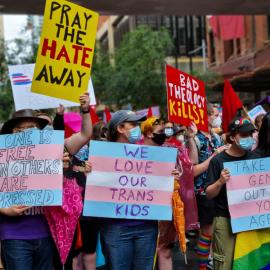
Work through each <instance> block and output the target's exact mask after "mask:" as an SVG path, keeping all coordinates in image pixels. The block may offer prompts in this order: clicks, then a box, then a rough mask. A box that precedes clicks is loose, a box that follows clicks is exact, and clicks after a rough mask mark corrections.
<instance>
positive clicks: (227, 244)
mask: <svg viewBox="0 0 270 270" xmlns="http://www.w3.org/2000/svg"><path fill="white" fill-rule="evenodd" d="M254 131H255V127H254V126H253V125H252V124H251V122H250V121H249V120H248V119H247V118H241V117H237V118H235V119H234V120H233V121H232V122H231V123H230V125H229V133H228V134H227V141H228V142H229V143H230V144H231V147H230V148H229V149H227V150H225V151H223V152H221V153H220V154H218V155H216V156H215V157H214V158H213V159H212V160H211V161H210V164H209V168H208V174H207V183H206V195H207V197H208V198H209V199H213V200H214V205H215V216H214V223H213V238H212V241H213V246H212V248H213V259H214V269H215V270H230V269H232V262H233V255H234V243H235V235H233V233H232V230H231V225H230V213H229V207H228V199H227V191H226V183H227V182H228V181H229V180H230V172H229V170H227V169H226V168H224V165H223V164H224V162H231V161H240V160H247V159H254V158H258V157H259V156H258V155H257V154H256V153H253V152H251V151H250V150H251V149H252V146H253V144H254V139H253V138H252V134H253V132H254Z"/></svg>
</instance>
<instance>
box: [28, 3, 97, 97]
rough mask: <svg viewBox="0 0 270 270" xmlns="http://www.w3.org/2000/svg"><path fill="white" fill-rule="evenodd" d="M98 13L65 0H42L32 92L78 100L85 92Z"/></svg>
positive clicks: (92, 53)
mask: <svg viewBox="0 0 270 270" xmlns="http://www.w3.org/2000/svg"><path fill="white" fill-rule="evenodd" d="M97 24H98V13H96V12H94V11H92V10H89V9H86V8H84V7H81V6H79V5H76V4H73V3H70V2H68V1H65V0H46V6H45V13H44V23H43V28H42V34H41V38H40V45H39V49H38V54H37V60H36V65H35V71H34V76H33V82H32V88H31V90H32V92H34V93H38V94H42V95H46V96H51V97H56V98H61V99H66V100H70V101H75V102H78V99H79V96H80V94H82V93H84V92H87V86H88V82H89V78H90V73H91V66H92V60H93V55H94V46H95V39H96V31H97Z"/></svg>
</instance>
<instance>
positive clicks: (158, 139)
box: [152, 133, 166, 145]
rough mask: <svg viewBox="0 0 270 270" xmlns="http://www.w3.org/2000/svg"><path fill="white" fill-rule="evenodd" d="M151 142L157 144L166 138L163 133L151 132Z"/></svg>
mask: <svg viewBox="0 0 270 270" xmlns="http://www.w3.org/2000/svg"><path fill="white" fill-rule="evenodd" d="M152 140H153V142H154V143H155V144H157V145H162V144H163V143H164V142H165V140H166V134H165V133H153V138H152Z"/></svg>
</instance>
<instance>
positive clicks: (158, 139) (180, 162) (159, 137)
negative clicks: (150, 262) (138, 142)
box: [141, 117, 198, 270]
mask: <svg viewBox="0 0 270 270" xmlns="http://www.w3.org/2000/svg"><path fill="white" fill-rule="evenodd" d="M141 130H142V134H143V136H144V139H143V142H142V144H144V145H152V146H165V147H174V148H177V149H178V156H177V162H176V169H177V170H175V171H173V172H172V174H173V175H174V176H175V178H176V179H177V180H179V181H181V187H184V186H185V187H186V183H184V182H182V180H183V181H185V180H184V179H182V178H181V177H182V175H184V177H187V174H188V172H189V174H190V175H191V176H192V178H190V179H188V177H187V179H186V180H187V181H188V182H189V183H191V192H193V193H194V185H193V175H192V163H191V161H190V159H189V156H188V153H187V149H186V148H185V146H183V145H181V144H180V142H178V141H177V140H176V138H175V136H174V132H175V129H174V128H173V123H171V122H166V123H165V128H164V126H163V124H162V122H161V121H160V119H159V118H157V117H150V118H148V119H147V120H146V121H144V122H143V123H142V124H141ZM171 130H172V132H171ZM169 135H170V136H169ZM168 137H169V138H168ZM165 139H166V141H165ZM195 148H196V145H195ZM180 171H181V173H183V174H182V175H181V176H180V177H179V172H180ZM182 191H184V190H183V189H182V190H180V191H179V192H180V194H181V198H182V200H183V202H184V204H185V205H188V206H189V207H191V208H192V207H193V206H196V202H195V196H194V197H193V204H190V202H188V201H187V200H184V197H182V195H183V192H182ZM185 199H186V197H185ZM189 211H191V209H189ZM185 214H186V213H185ZM196 214H197V213H196ZM196 214H195V219H190V216H188V218H187V219H186V221H187V222H186V225H190V224H191V223H193V224H194V223H195V224H196V225H198V224H197V222H198V220H197V215H196ZM176 241H177V233H176V230H175V228H174V224H173V222H171V221H160V222H159V240H158V251H157V264H158V269H159V270H172V269H173V259H172V248H173V247H174V244H175V242H176Z"/></svg>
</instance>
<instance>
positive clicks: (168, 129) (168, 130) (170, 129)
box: [165, 128, 173, 137]
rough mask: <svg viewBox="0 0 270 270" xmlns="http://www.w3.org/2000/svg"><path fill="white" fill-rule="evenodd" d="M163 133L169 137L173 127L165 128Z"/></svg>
mask: <svg viewBox="0 0 270 270" xmlns="http://www.w3.org/2000/svg"><path fill="white" fill-rule="evenodd" d="M165 134H166V136H167V137H171V136H172V135H173V129H172V128H165Z"/></svg>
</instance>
